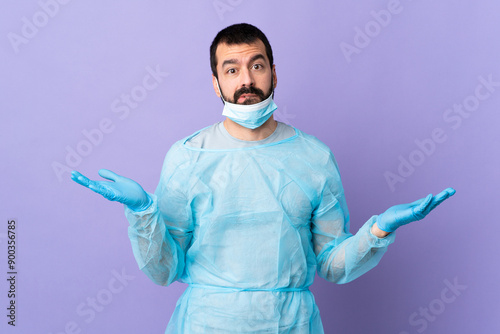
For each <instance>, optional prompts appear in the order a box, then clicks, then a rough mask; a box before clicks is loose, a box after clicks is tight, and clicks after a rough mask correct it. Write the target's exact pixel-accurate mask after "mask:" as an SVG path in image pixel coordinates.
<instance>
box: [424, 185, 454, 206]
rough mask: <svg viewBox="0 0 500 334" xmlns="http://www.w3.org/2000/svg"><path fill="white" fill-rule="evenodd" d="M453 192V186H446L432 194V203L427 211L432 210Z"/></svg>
mask: <svg viewBox="0 0 500 334" xmlns="http://www.w3.org/2000/svg"><path fill="white" fill-rule="evenodd" d="M455 192H456V191H455V189H453V188H446V189H445V190H443V191H442V192H440V193H439V194H437V195H436V196H434V198H433V199H432V203H431V205H430V206H429V208H428V212H430V211H431V210H433V209H434V208H435V207H436V206H438V205H439V204H441V203H442V202H443V201H444V200H446V199H448V198H450V197H451V196H453V195H454V194H455Z"/></svg>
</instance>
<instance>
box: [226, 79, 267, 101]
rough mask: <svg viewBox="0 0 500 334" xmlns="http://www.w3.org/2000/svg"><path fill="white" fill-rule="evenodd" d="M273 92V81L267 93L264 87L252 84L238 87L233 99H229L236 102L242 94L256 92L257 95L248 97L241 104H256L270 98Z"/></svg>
mask: <svg viewBox="0 0 500 334" xmlns="http://www.w3.org/2000/svg"><path fill="white" fill-rule="evenodd" d="M272 93H273V83H272V81H271V87H270V88H269V91H268V93H267V94H265V93H264V92H263V91H262V89H259V88H256V87H253V86H250V87H242V88H240V89H238V90H237V91H236V92H235V93H234V95H233V101H229V102H231V103H234V104H236V103H237V101H238V99H239V98H240V97H241V95H244V94H255V95H257V97H247V98H246V99H245V101H243V102H241V103H240V104H245V105H248V104H255V103H259V102H262V101H264V100H265V99H267V98H269V96H271V94H272Z"/></svg>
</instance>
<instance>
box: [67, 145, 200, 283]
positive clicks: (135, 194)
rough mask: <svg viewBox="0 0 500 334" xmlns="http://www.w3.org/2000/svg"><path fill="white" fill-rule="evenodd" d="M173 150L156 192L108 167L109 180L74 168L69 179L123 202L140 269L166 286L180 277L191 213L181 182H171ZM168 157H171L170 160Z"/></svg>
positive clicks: (166, 159) (174, 172)
mask: <svg viewBox="0 0 500 334" xmlns="http://www.w3.org/2000/svg"><path fill="white" fill-rule="evenodd" d="M173 151H175V150H170V151H169V154H167V158H165V164H164V167H163V169H162V176H161V179H160V184H159V185H158V188H157V191H156V194H147V193H146V192H145V191H144V190H143V189H142V187H141V186H140V185H139V184H138V183H137V182H135V181H133V180H131V179H128V178H125V177H123V176H119V175H117V174H115V173H113V172H111V171H108V170H100V171H99V174H100V175H101V176H102V177H104V178H106V179H108V180H110V181H111V182H108V181H92V180H89V179H88V178H87V177H85V176H83V175H82V174H80V173H78V172H76V171H73V173H72V179H73V180H74V181H75V182H77V183H78V184H81V185H83V186H85V187H87V188H89V189H91V190H93V191H94V192H96V193H98V194H100V195H102V196H104V197H105V198H107V199H108V200H111V201H118V202H120V203H123V204H125V215H126V217H127V219H128V220H129V223H130V226H129V229H128V234H129V238H130V242H131V244H132V250H133V252H134V256H135V258H136V261H137V264H138V265H139V268H140V269H141V270H142V271H144V273H146V275H147V276H148V277H149V278H150V279H151V280H152V281H153V282H155V283H156V284H160V285H168V284H170V283H172V282H173V281H175V280H177V279H178V278H180V277H181V275H182V273H183V271H184V258H185V251H186V248H187V245H188V244H189V242H190V237H191V215H190V210H189V207H188V203H187V200H186V198H185V196H184V194H183V192H182V190H181V186H180V183H179V182H177V183H175V182H173V181H174V180H175V179H176V178H175V177H173V176H174V175H177V173H176V169H177V165H176V164H175V163H173V162H172V160H175V159H174V157H173V153H172V152H173ZM169 157H171V158H172V159H169Z"/></svg>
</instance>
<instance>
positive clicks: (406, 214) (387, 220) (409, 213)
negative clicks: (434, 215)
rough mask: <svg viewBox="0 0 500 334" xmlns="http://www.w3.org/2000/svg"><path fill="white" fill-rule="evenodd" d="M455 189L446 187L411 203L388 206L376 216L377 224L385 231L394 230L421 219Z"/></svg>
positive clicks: (451, 194) (453, 192)
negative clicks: (433, 194) (437, 192)
mask: <svg viewBox="0 0 500 334" xmlns="http://www.w3.org/2000/svg"><path fill="white" fill-rule="evenodd" d="M453 194H455V189H453V188H446V189H445V190H443V191H442V192H440V193H439V194H437V195H436V196H432V194H429V195H427V197H425V198H422V199H419V200H418V201H415V202H413V203H409V204H400V205H395V206H393V207H390V208H389V209H387V211H385V212H384V213H383V214H381V215H379V216H378V218H377V226H378V228H379V229H381V230H382V231H385V232H394V231H395V230H396V229H397V228H398V227H400V226H403V225H406V224H408V223H411V222H414V221H417V220H421V219H423V218H424V217H425V216H427V215H428V214H429V212H431V211H432V210H433V209H434V208H435V207H436V206H438V205H439V204H441V203H442V202H443V201H444V200H445V199H447V198H449V197H451V196H453Z"/></svg>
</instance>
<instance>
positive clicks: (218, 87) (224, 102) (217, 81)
mask: <svg viewBox="0 0 500 334" xmlns="http://www.w3.org/2000/svg"><path fill="white" fill-rule="evenodd" d="M215 82H216V83H217V89H218V90H219V94H220V99H221V100H222V103H223V104H226V101H225V100H224V98H223V97H222V96H223V95H222V91H221V90H220V86H219V79H217V77H215Z"/></svg>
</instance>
